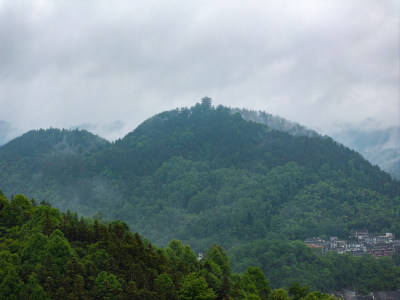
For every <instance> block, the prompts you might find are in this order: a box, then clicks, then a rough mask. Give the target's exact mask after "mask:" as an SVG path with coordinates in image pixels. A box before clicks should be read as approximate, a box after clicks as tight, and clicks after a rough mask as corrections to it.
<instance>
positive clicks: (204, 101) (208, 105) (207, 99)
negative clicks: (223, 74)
mask: <svg viewBox="0 0 400 300" xmlns="http://www.w3.org/2000/svg"><path fill="white" fill-rule="evenodd" d="M201 105H202V106H204V107H205V108H207V109H211V98H210V97H207V96H205V97H204V98H202V99H201Z"/></svg>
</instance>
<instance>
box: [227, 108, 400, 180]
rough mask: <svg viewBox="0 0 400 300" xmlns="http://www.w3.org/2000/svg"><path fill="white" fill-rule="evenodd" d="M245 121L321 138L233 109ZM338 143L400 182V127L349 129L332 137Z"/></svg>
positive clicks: (277, 119)
mask: <svg viewBox="0 0 400 300" xmlns="http://www.w3.org/2000/svg"><path fill="white" fill-rule="evenodd" d="M231 112H232V113H239V114H240V115H241V116H242V117H243V118H244V119H245V120H248V121H253V122H257V123H261V124H265V125H267V126H268V127H269V128H271V129H274V130H279V131H283V132H287V133H290V134H292V135H295V136H309V137H316V136H318V135H319V134H318V133H317V132H316V131H314V130H311V129H308V128H307V127H305V126H303V125H300V124H298V123H296V122H291V121H288V120H286V119H284V118H281V117H279V116H274V115H272V114H269V113H266V112H264V111H254V110H247V109H239V108H231ZM332 138H334V139H335V140H336V141H338V142H340V143H342V144H343V145H345V146H347V147H349V148H351V149H354V150H356V151H358V152H360V153H361V154H362V155H363V156H364V157H365V158H367V159H368V160H369V161H370V162H371V163H373V164H376V165H379V166H380V168H381V169H382V170H384V171H386V172H388V173H390V174H391V175H392V176H393V177H394V178H397V179H400V127H391V128H388V129H386V130H373V131H371V130H369V131H366V130H364V131H363V130H360V129H352V128H345V129H342V130H341V131H339V132H338V133H335V134H333V135H332Z"/></svg>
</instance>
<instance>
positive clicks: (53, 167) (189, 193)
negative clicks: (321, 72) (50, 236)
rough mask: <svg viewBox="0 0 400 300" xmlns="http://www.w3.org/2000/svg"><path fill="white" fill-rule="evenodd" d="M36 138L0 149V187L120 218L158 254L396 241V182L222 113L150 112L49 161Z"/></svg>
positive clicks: (342, 151) (320, 144) (349, 155)
mask: <svg viewBox="0 0 400 300" xmlns="http://www.w3.org/2000/svg"><path fill="white" fill-rule="evenodd" d="M41 134H43V135H44V136H51V135H52V134H53V132H52V131H51V130H50V131H48V132H47V131H43V132H42V133H41ZM64 134H66V135H67V141H68V134H71V135H82V136H84V135H87V133H84V132H80V131H75V132H72V133H66V132H64ZM56 135H57V137H58V138H57V141H58V142H57V143H60V137H61V136H62V134H60V133H57V134H56ZM38 136H39V137H40V136H41V135H40V134H39V135H38ZM38 136H37V135H35V134H32V140H30V139H29V141H30V144H29V145H30V146H26V143H27V142H26V141H24V140H23V139H22V138H24V137H21V138H20V139H16V140H14V141H12V142H10V143H9V144H7V145H5V146H3V147H1V148H0V180H1V181H0V182H1V186H0V189H2V190H3V191H4V192H5V193H6V194H7V195H11V194H13V193H17V192H22V193H25V194H29V195H31V196H33V197H35V198H37V199H38V200H41V199H43V198H44V199H46V200H47V201H50V202H51V203H52V204H53V205H54V206H56V207H58V208H61V209H63V210H67V209H73V210H77V211H79V212H81V213H83V214H86V215H93V214H94V213H96V212H101V213H102V214H103V215H104V217H106V218H113V219H116V218H119V219H122V220H124V221H126V222H127V223H128V224H129V225H130V227H131V228H132V230H134V231H138V232H140V233H142V234H144V235H146V236H147V237H148V238H149V239H150V240H151V241H152V242H155V243H156V244H158V245H166V243H167V242H168V241H170V240H171V239H173V238H178V239H181V240H183V241H184V242H185V243H190V244H191V246H192V247H193V248H194V250H195V251H202V250H203V249H204V248H205V247H207V246H208V245H210V244H212V243H213V242H217V243H219V244H221V245H222V246H223V247H225V248H227V249H229V248H230V247H233V246H235V245H241V244H244V243H247V242H251V241H254V240H256V239H264V238H279V239H282V238H283V239H303V238H305V237H308V236H316V235H327V236H329V235H335V236H342V237H346V236H348V235H349V234H350V233H351V231H352V230H354V229H357V228H364V227H367V228H368V229H369V230H370V231H371V232H373V231H379V232H385V231H387V232H394V233H395V234H397V235H399V234H400V220H399V215H398V208H399V206H400V198H399V186H400V185H399V182H398V181H394V180H392V179H391V177H390V175H389V174H387V173H385V172H382V171H381V170H380V169H379V168H378V167H376V166H372V165H371V164H370V163H369V162H368V161H367V160H365V159H364V158H363V157H362V156H361V155H360V154H358V153H356V152H354V151H351V150H350V149H348V148H346V147H344V146H343V145H340V144H338V143H336V142H334V141H333V140H332V139H330V138H327V137H321V136H311V137H310V136H294V135H291V134H289V133H286V132H282V131H277V130H273V129H271V128H269V127H267V126H265V125H263V124H258V123H255V122H250V121H246V120H244V119H243V118H242V117H241V116H240V115H239V114H231V111H230V109H228V108H225V107H222V106H219V107H217V108H215V109H214V108H208V107H206V106H204V105H200V104H197V105H196V106H194V107H192V108H191V109H187V108H184V109H178V110H173V111H169V112H164V113H161V114H158V115H156V116H154V117H153V118H151V119H149V120H147V121H145V122H144V123H143V124H141V125H140V126H139V127H138V128H136V129H135V130H134V131H133V132H131V133H129V134H128V135H127V136H125V137H124V138H123V139H121V140H118V141H116V142H115V143H112V144H110V143H107V142H104V141H102V140H98V139H97V138H93V137H92V136H90V135H89V136H87V138H88V139H89V140H92V141H96V143H94V145H95V146H93V147H92V146H91V145H92V144H93V143H91V142H86V138H83V140H82V142H79V141H78V139H77V145H80V146H81V150H79V151H75V152H73V155H70V154H68V155H66V156H63V155H64V154H63V155H58V154H57V155H55V156H54V155H53V152H54V147H55V145H57V143H50V144H49V145H48V146H46V145H47V144H46V143H44V145H42V143H43V142H42V140H41V139H42V138H41V137H40V138H39V137H38ZM61 142H62V138H61ZM19 144H21V147H17V146H15V145H19ZM11 146H13V147H11ZM80 146H77V147H78V148H79V147H80ZM37 147H40V148H39V150H38V149H36V148H37ZM56 148H57V147H56ZM10 149H13V151H11V150H10ZM24 149H28V150H29V149H32V151H25V150H24ZM79 149H80V148H79ZM56 153H58V152H57V151H56ZM10 174H11V175H10Z"/></svg>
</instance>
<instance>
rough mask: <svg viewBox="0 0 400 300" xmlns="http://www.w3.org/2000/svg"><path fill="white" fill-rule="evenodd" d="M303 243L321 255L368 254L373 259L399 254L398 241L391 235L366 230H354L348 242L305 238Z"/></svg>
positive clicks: (336, 239)
mask: <svg viewBox="0 0 400 300" xmlns="http://www.w3.org/2000/svg"><path fill="white" fill-rule="evenodd" d="M304 243H305V244H306V245H307V246H308V247H311V248H319V249H321V252H322V253H327V252H329V251H335V252H337V253H349V254H351V255H353V256H362V255H364V254H370V255H372V256H374V257H383V256H392V255H393V254H394V253H396V252H398V253H400V240H399V239H395V235H394V234H393V233H385V234H370V233H368V230H366V229H363V230H356V232H355V234H354V236H350V239H349V240H339V239H338V238H337V237H330V239H329V240H324V239H321V238H307V239H306V240H304Z"/></svg>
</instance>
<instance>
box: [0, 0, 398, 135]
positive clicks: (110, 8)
mask: <svg viewBox="0 0 400 300" xmlns="http://www.w3.org/2000/svg"><path fill="white" fill-rule="evenodd" d="M399 3H400V1H398V0H379V1H377V0H323V1H322V0H301V1H299V0H293V1H285V0H276V1H265V0H263V1H249V0H246V1H232V0H230V1H218V0H217V1H216V0H213V1H204V0H202V1H187V0H180V1H176V0H169V1H162V0H157V1H149V0H146V1H143V0H141V1H115V0H113V1H111V0H107V1H94V0H91V1H90V0H85V1H83V0H82V1H72V0H65V1H61V0H57V1H32V0H29V1H14V0H0V129H1V128H3V130H4V131H5V132H7V133H8V135H7V137H8V138H11V137H15V136H16V135H20V134H22V133H24V132H26V131H28V130H30V129H38V128H49V127H58V128H71V127H76V126H79V127H81V128H88V129H89V130H91V131H92V132H95V133H97V134H99V135H101V136H103V137H105V138H108V139H110V140H114V139H116V138H120V137H123V136H124V135H125V134H126V133H128V132H130V131H132V130H133V129H134V128H135V127H136V126H137V125H139V124H140V123H141V122H143V121H144V120H145V119H147V118H149V117H151V116H153V115H154V114H156V113H159V112H162V111H164V110H170V109H174V108H177V107H183V106H188V107H190V106H193V105H194V104H195V103H196V102H199V101H200V99H201V98H202V97H204V96H205V95H208V96H209V97H212V98H213V104H214V105H218V104H222V105H226V106H231V107H239V108H249V109H254V110H262V111H266V112H268V113H272V114H274V115H279V116H281V117H284V118H287V119H289V120H291V121H296V122H299V123H301V124H303V125H305V126H307V127H309V128H312V129H315V130H317V131H318V132H320V133H322V134H334V133H335V132H337V131H340V130H341V129H342V128H347V127H355V128H365V129H375V128H379V129H385V128H389V127H393V126H399V119H400V100H399V99H400V98H399V81H400V80H399V37H400V35H399V26H400V24H399V23H400V21H399V19H400V18H399V11H400V7H399ZM0 134H1V133H0Z"/></svg>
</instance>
